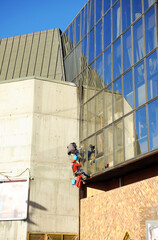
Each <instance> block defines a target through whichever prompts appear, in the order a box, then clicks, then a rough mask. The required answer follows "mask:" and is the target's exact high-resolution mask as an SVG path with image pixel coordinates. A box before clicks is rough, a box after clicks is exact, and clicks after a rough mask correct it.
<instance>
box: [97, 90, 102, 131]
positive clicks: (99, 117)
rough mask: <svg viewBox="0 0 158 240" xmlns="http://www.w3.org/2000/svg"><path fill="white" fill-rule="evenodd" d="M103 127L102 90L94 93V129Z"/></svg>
mask: <svg viewBox="0 0 158 240" xmlns="http://www.w3.org/2000/svg"><path fill="white" fill-rule="evenodd" d="M102 127H103V92H101V93H99V94H98V95H96V131H98V130H100V129H101V128H102Z"/></svg>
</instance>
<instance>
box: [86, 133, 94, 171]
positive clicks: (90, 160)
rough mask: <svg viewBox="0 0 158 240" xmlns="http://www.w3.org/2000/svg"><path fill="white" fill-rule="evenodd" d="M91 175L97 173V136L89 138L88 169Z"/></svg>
mask: <svg viewBox="0 0 158 240" xmlns="http://www.w3.org/2000/svg"><path fill="white" fill-rule="evenodd" d="M87 173H88V174H89V175H91V174H94V173H95V137H94V136H93V137H91V138H89V139H88V170H87Z"/></svg>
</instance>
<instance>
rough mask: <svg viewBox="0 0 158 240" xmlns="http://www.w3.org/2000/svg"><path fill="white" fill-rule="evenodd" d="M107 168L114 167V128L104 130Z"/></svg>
mask: <svg viewBox="0 0 158 240" xmlns="http://www.w3.org/2000/svg"><path fill="white" fill-rule="evenodd" d="M104 155H105V167H106V168H107V167H112V166H113V130H112V126H110V127H108V128H106V129H105V130H104Z"/></svg>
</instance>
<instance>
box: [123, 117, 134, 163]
mask: <svg viewBox="0 0 158 240" xmlns="http://www.w3.org/2000/svg"><path fill="white" fill-rule="evenodd" d="M124 127H125V160H128V159H130V158H133V157H134V156H135V154H134V149H135V147H134V143H135V139H134V119H133V113H132V114H131V115H129V116H127V117H125V118H124Z"/></svg>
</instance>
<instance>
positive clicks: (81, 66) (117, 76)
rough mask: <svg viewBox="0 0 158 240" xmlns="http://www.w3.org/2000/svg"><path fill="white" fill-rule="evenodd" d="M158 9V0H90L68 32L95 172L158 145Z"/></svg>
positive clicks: (72, 76) (88, 165)
mask: <svg viewBox="0 0 158 240" xmlns="http://www.w3.org/2000/svg"><path fill="white" fill-rule="evenodd" d="M157 14H158V5H157V1H155V0H117V1H116V0H89V1H88V2H87V4H86V5H85V6H84V7H83V9H82V10H81V11H80V12H79V14H78V15H77V16H76V18H75V19H74V20H73V22H72V23H71V24H70V25H69V27H68V28H67V29H66V31H65V32H64V33H63V34H62V43H63V53H64V65H65V71H66V80H67V81H71V82H74V83H76V84H77V86H79V87H80V94H82V97H81V98H80V109H81V114H80V145H81V146H82V152H83V156H84V162H83V165H84V168H85V169H86V170H87V171H88V172H89V173H91V174H97V173H98V172H100V171H103V170H104V171H107V170H108V169H109V168H113V167H115V166H116V165H118V164H123V163H124V162H125V161H127V160H128V161H130V160H133V159H136V158H138V156H143V155H145V154H146V155H147V154H149V153H150V152H151V151H156V150H157V148H158V66H157V62H158V61H157V58H158V56H157V42H158V39H157V38H158V26H157V24H158V23H157V19H158V16H157ZM90 146H91V147H90ZM92 146H94V148H93V149H92Z"/></svg>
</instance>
